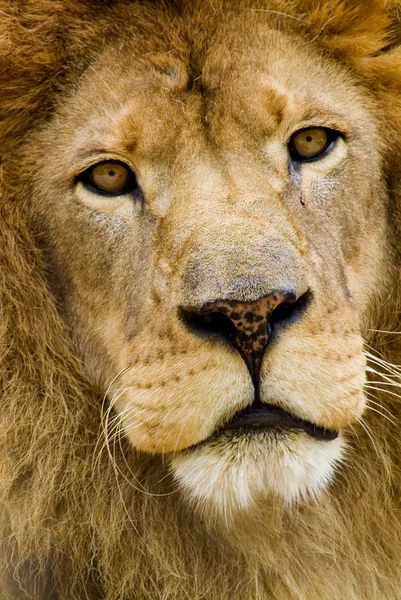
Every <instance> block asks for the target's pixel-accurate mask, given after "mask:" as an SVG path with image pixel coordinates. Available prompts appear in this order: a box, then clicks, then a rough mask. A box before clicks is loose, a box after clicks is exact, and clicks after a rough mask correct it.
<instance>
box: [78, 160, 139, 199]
mask: <svg viewBox="0 0 401 600" xmlns="http://www.w3.org/2000/svg"><path fill="white" fill-rule="evenodd" d="M79 179H80V180H81V181H82V182H83V183H84V184H86V185H87V186H88V188H89V189H90V190H91V191H93V192H98V193H101V194H104V195H111V196H118V195H120V194H127V193H128V192H129V191H132V190H133V189H134V188H136V187H137V182H136V178H135V175H134V173H133V172H132V171H131V169H130V168H129V167H127V166H126V165H124V164H123V163H120V162H118V161H103V162H100V163H98V164H96V165H93V166H92V167H90V168H89V169H87V170H86V171H84V173H82V174H81V175H80V176H79Z"/></svg>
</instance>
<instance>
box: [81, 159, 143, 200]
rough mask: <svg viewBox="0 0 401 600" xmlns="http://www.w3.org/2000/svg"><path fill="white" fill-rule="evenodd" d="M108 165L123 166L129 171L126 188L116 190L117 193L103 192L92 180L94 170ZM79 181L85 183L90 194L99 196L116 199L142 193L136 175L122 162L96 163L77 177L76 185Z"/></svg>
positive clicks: (102, 161) (109, 160)
mask: <svg viewBox="0 0 401 600" xmlns="http://www.w3.org/2000/svg"><path fill="white" fill-rule="evenodd" d="M107 163H113V164H116V165H121V166H122V167H124V168H126V169H127V171H128V177H127V181H126V182H125V184H124V187H123V188H121V190H115V191H113V190H102V189H100V188H98V187H96V186H95V185H94V184H93V181H92V178H91V175H92V171H93V169H95V168H96V167H99V166H100V165H104V164H107ZM79 181H80V182H81V183H83V184H84V186H85V187H86V188H87V189H88V190H89V191H90V192H92V193H94V194H98V195H99V196H108V197H115V196H124V195H127V194H133V195H138V194H139V193H140V188H139V185H138V181H137V178H136V175H135V173H134V172H133V171H132V169H131V168H130V167H129V166H128V165H127V164H126V163H125V162H123V161H122V160H111V159H105V160H100V161H99V162H97V163H94V164H93V165H91V166H90V167H88V168H87V169H85V171H82V173H79V175H77V176H76V178H75V183H78V182H79Z"/></svg>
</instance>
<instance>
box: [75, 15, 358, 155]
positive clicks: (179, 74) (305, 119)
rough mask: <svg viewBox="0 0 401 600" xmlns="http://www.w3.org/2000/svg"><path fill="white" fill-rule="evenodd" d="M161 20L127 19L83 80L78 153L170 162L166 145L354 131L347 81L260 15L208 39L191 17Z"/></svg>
mask: <svg viewBox="0 0 401 600" xmlns="http://www.w3.org/2000/svg"><path fill="white" fill-rule="evenodd" d="M135 10H136V11H137V10H138V7H135ZM155 14H157V13H155ZM160 19H164V21H163V26H162V27H161V28H159V29H158V30H156V29H155V28H156V27H157V25H156V23H153V24H152V23H149V24H148V26H147V28H145V29H139V28H137V27H136V24H135V20H130V19H127V20H126V23H125V27H124V28H122V30H121V32H120V35H119V38H118V39H115V40H114V41H113V43H112V45H110V46H108V47H106V48H105V49H104V50H103V53H102V54H101V56H100V58H99V59H98V60H97V61H95V62H93V63H92V64H91V65H90V66H89V68H88V69H87V71H86V73H85V75H84V77H82V78H81V80H80V82H79V87H78V89H77V92H76V95H75V98H74V100H73V101H72V103H74V104H75V110H74V111H73V113H71V104H70V103H69V110H68V113H69V115H71V114H73V118H75V119H76V120H77V122H79V123H80V125H79V127H78V128H77V129H76V132H77V135H76V140H75V141H76V144H77V146H78V147H79V146H80V145H84V146H85V148H86V149H88V148H89V147H90V146H91V145H93V146H94V147H95V148H96V149H100V147H102V146H105V149H107V148H106V146H110V147H113V148H116V147H120V148H121V149H122V150H123V151H128V152H130V151H132V150H133V149H134V148H135V147H136V148H138V146H139V145H141V144H142V145H143V144H145V145H146V146H149V145H151V146H152V147H154V145H155V144H154V142H157V144H156V146H158V148H159V150H160V152H163V154H164V155H166V151H167V155H168V148H162V143H161V140H163V142H164V144H171V143H172V140H174V146H175V148H178V146H179V140H180V139H181V138H182V137H183V136H184V134H186V137H187V139H186V140H185V144H184V145H185V146H187V143H188V139H191V138H192V139H194V138H197V139H199V138H200V137H201V136H200V135H199V134H200V132H201V131H202V135H203V134H204V133H205V129H207V130H208V133H209V134H211V135H213V136H214V137H215V138H216V141H220V142H221V141H222V140H221V138H222V137H224V135H227V136H228V140H229V143H233V141H235V140H233V136H234V138H235V137H236V138H238V135H240V134H241V133H244V132H246V134H247V136H248V138H249V139H251V138H253V137H255V136H256V137H258V136H274V135H275V134H276V133H277V132H279V136H280V137H281V138H282V137H283V136H284V137H285V136H287V137H288V136H289V135H290V134H291V133H292V131H293V130H294V129H296V128H299V127H300V126H303V124H305V125H308V124H309V122H310V121H313V119H315V118H316V117H318V118H319V119H320V122H319V124H321V125H327V126H333V127H337V128H342V129H345V130H346V129H347V127H348V125H347V122H346V121H347V118H348V117H349V115H350V114H352V112H353V110H354V106H355V101H356V100H357V92H356V91H355V87H354V86H353V85H352V82H351V81H350V76H349V75H348V74H347V73H346V72H345V70H343V69H342V68H341V67H340V66H339V65H338V63H336V64H334V61H333V62H331V61H330V60H329V59H327V58H324V59H323V58H322V56H321V55H320V54H319V52H318V51H317V50H316V49H315V48H314V47H313V46H312V45H311V44H308V43H307V42H306V41H305V40H304V39H302V38H300V37H299V36H298V37H297V36H296V35H295V34H293V33H292V34H291V33H288V32H285V31H282V30H281V28H274V27H273V26H272V25H271V23H269V20H268V19H267V18H266V16H265V15H263V13H259V12H253V11H237V12H232V11H229V12H227V13H224V14H222V15H221V16H220V19H216V20H215V21H213V23H212V24H210V25H209V26H208V24H207V23H206V25H204V26H203V28H202V30H200V29H199V28H197V27H196V26H195V25H196V22H193V23H192V22H191V18H190V17H187V18H185V19H184V18H182V19H175V20H174V22H170V21H169V20H168V18H166V17H165V15H162V14H160ZM154 20H155V21H157V18H156V17H154ZM152 36H153V37H154V43H153V44H151V45H150V44H149V38H150V37H152ZM152 48H153V49H152ZM346 88H348V90H349V91H348V93H344V90H345V89H346ZM69 118H71V116H70V117H69ZM325 119H326V121H325ZM333 119H334V120H335V122H332V121H333ZM216 123H218V125H216ZM234 132H235V133H234ZM145 150H146V149H145Z"/></svg>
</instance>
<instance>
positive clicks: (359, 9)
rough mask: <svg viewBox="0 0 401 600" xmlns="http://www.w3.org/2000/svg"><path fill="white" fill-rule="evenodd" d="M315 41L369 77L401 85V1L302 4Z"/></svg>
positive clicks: (317, 0)
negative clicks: (396, 82)
mask: <svg viewBox="0 0 401 600" xmlns="http://www.w3.org/2000/svg"><path fill="white" fill-rule="evenodd" d="M302 4H303V6H304V7H305V9H306V13H307V15H306V17H307V18H306V20H307V22H308V24H309V27H310V31H311V34H312V36H313V39H314V40H317V41H318V42H319V43H320V45H322V46H323V47H325V48H326V49H327V50H328V51H329V53H330V54H331V55H334V56H335V57H336V58H338V59H340V60H341V61H344V62H346V63H348V64H351V65H352V66H353V67H354V69H355V70H356V71H358V72H360V73H361V74H363V75H366V76H369V75H370V76H372V77H378V78H379V79H380V80H383V79H385V80H387V81H396V80H398V85H400V84H401V0H323V1H322V0H302Z"/></svg>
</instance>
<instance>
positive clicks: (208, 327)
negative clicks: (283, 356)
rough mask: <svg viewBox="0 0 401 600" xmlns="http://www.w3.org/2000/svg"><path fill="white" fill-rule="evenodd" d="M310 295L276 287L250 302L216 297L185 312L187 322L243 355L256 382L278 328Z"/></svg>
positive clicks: (292, 317) (291, 318) (295, 314)
mask: <svg viewBox="0 0 401 600" xmlns="http://www.w3.org/2000/svg"><path fill="white" fill-rule="evenodd" d="M308 297H309V294H308V292H307V293H306V294H303V295H302V296H301V297H300V298H297V296H296V293H295V292H294V291H282V290H275V291H273V292H271V293H270V294H268V295H267V296H264V297H263V298H259V299H258V300H255V301H252V302H242V301H238V300H231V299H230V300H216V301H214V302H207V303H206V304H204V305H203V306H202V307H200V308H199V309H196V310H192V311H184V317H185V320H186V322H187V323H188V325H189V326H190V327H191V328H193V329H196V330H198V331H202V332H203V333H205V332H208V333H219V334H222V335H223V336H224V337H225V338H226V339H227V340H229V342H230V343H231V344H232V345H233V346H234V348H235V349H236V350H237V351H238V352H239V354H240V355H241V356H242V358H243V360H244V361H245V364H246V365H247V367H248V370H249V373H250V375H251V377H252V379H253V381H254V383H256V382H257V381H258V379H259V373H260V367H261V363H262V359H263V355H264V353H265V351H266V348H267V346H268V344H269V342H270V340H271V338H272V336H273V334H275V333H276V332H277V331H278V330H279V329H281V328H283V327H284V326H287V325H289V324H290V323H291V322H294V321H295V320H296V319H297V318H298V317H299V316H300V315H301V314H302V312H303V310H304V308H305V306H306V304H307V300H308Z"/></svg>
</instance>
